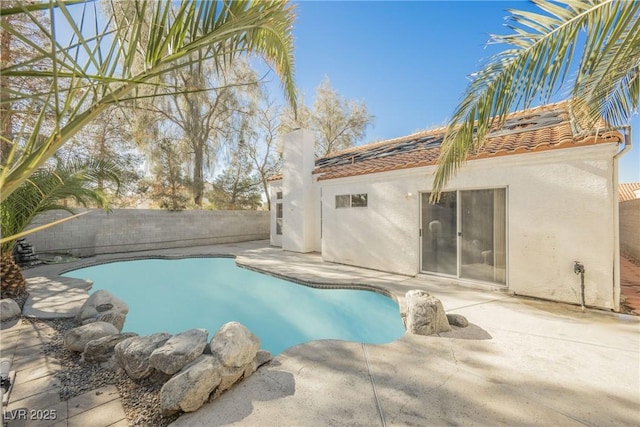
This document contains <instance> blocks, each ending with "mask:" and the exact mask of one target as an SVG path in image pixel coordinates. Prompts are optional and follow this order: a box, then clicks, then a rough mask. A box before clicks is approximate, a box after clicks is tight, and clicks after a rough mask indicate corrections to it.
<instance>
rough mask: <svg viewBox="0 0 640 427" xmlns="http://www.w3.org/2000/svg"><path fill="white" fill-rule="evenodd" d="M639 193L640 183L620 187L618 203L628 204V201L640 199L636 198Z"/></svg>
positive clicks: (630, 183) (629, 183)
mask: <svg viewBox="0 0 640 427" xmlns="http://www.w3.org/2000/svg"><path fill="white" fill-rule="evenodd" d="M637 191H640V182H628V183H625V184H620V185H618V201H619V202H626V201H627V200H634V199H638V198H640V196H636V192H637Z"/></svg>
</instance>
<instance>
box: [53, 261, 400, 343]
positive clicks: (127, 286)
mask: <svg viewBox="0 0 640 427" xmlns="http://www.w3.org/2000/svg"><path fill="white" fill-rule="evenodd" d="M64 276H67V277H75V278H82V279H91V280H93V282H94V285H93V288H92V290H97V289H105V290H107V291H109V292H110V293H112V294H113V295H115V296H117V297H118V298H120V299H122V300H124V301H125V302H126V303H127V304H128V305H129V314H128V315H127V321H126V323H125V326H124V331H129V332H136V333H138V334H140V335H148V334H153V333H156V332H169V333H172V334H176V333H179V332H182V331H185V330H187V329H191V328H205V329H207V330H208V331H209V339H211V337H212V336H213V334H215V332H216V331H217V330H218V329H219V328H220V327H221V326H222V325H223V324H225V323H227V322H230V321H233V320H235V321H238V322H240V323H242V324H243V325H245V326H246V327H247V328H249V330H250V331H251V332H253V333H254V334H256V335H257V336H258V337H259V338H260V342H261V347H262V348H264V349H267V350H269V351H271V352H272V353H273V354H274V355H276V354H279V353H280V352H282V351H283V350H285V349H286V348H288V347H291V346H293V345H296V344H300V343H303V342H307V341H312V340H318V339H339V340H348V341H356V342H364V343H371V344H382V343H387V342H391V341H394V340H396V339H398V338H399V337H400V336H402V334H404V332H405V329H404V326H403V324H402V320H401V318H400V314H399V310H398V304H397V303H396V302H395V301H393V300H392V299H390V298H388V297H386V296H384V295H380V294H377V293H375V292H369V291H360V290H350V289H331V290H328V289H313V288H309V287H306V286H302V285H298V284H296V283H291V282H288V281H285V280H281V279H278V278H275V277H272V276H269V275H265V274H260V273H256V272H254V271H250V270H247V269H244V268H240V267H237V266H236V264H235V260H233V259H229V258H188V259H180V260H160V259H150V260H138V261H126V262H114V263H110V264H102V265H97V266H93V267H87V268H82V269H79V270H74V271H72V272H68V273H66V274H64Z"/></svg>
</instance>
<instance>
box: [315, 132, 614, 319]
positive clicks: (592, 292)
mask: <svg viewBox="0 0 640 427" xmlns="http://www.w3.org/2000/svg"><path fill="white" fill-rule="evenodd" d="M616 150H617V147H616V145H614V144H607V145H599V146H592V147H585V148H571V149H564V150H553V151H547V152H541V153H527V154H522V155H509V156H504V157H500V158H494V159H484V160H477V161H472V162H469V163H467V164H466V165H465V166H464V167H463V168H462V169H461V170H460V172H459V173H458V175H457V176H456V177H455V178H454V179H453V180H452V181H451V182H450V184H449V186H448V189H455V190H465V189H482V188H506V189H507V252H508V255H507V273H508V274H507V286H508V288H509V290H510V291H512V292H514V293H516V294H520V295H528V296H535V297H539V298H545V299H551V300H557V301H565V302H570V303H579V302H580V278H579V276H576V275H575V274H574V272H573V262H574V261H580V262H581V263H582V264H584V266H585V269H586V275H585V288H586V291H585V300H586V303H587V305H590V306H597V307H602V308H607V309H617V308H618V305H619V303H618V301H617V298H616V297H615V293H616V287H618V288H619V284H618V283H616V282H617V281H616V279H615V274H614V271H615V269H617V268H618V266H617V262H615V254H616V251H617V242H616V240H615V239H616V238H615V232H614V230H615V227H617V217H616V216H615V215H614V212H615V204H616V203H617V199H616V197H617V193H616V191H615V185H614V178H613V177H614V176H615V174H616V173H617V170H616V168H615V166H614V160H613V155H614V154H615V152H616ZM433 172H434V167H426V168H414V169H407V170H401V171H394V172H386V173H379V174H369V175H363V176H358V177H349V178H341V179H334V180H327V181H320V182H319V184H318V185H320V186H321V187H322V195H323V201H322V222H323V223H322V230H323V238H322V256H323V258H324V259H325V260H327V261H334V262H339V263H345V264H352V265H357V266H362V267H367V268H373V269H378V270H384V271H392V272H397V273H401V274H408V275H415V274H417V273H418V272H419V269H420V262H419V257H420V237H419V228H420V223H419V218H420V199H419V193H420V192H428V191H430V189H431V185H432V175H433ZM355 193H367V194H368V198H369V200H368V207H367V208H351V209H335V207H334V199H335V195H338V194H355ZM408 193H411V196H409V195H408Z"/></svg>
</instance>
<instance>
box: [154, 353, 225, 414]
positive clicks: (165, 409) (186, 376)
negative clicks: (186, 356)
mask: <svg viewBox="0 0 640 427" xmlns="http://www.w3.org/2000/svg"><path fill="white" fill-rule="evenodd" d="M222 369H223V367H222V364H221V363H220V360H218V358H217V357H215V356H210V355H206V354H203V355H200V356H199V357H198V358H197V359H196V360H195V361H193V362H191V364H189V365H187V366H185V367H184V368H183V369H182V370H181V371H180V372H179V373H178V374H176V375H174V376H173V377H172V378H171V379H170V380H169V381H167V382H166V383H165V384H164V386H162V389H161V390H160V409H161V411H162V413H163V414H164V415H171V414H174V413H176V412H178V411H179V410H182V411H184V412H193V411H195V410H196V409H198V408H200V407H201V406H202V405H203V404H204V402H206V401H207V399H208V398H209V395H210V394H211V392H212V391H213V390H214V389H215V388H216V387H218V385H219V384H220V381H221V380H222V376H221V371H222Z"/></svg>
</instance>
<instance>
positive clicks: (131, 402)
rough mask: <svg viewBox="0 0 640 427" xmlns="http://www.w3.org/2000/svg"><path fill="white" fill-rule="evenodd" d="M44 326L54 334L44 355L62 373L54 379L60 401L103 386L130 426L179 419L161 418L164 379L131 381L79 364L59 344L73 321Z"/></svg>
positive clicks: (120, 374) (119, 372)
mask: <svg viewBox="0 0 640 427" xmlns="http://www.w3.org/2000/svg"><path fill="white" fill-rule="evenodd" d="M44 323H47V324H49V325H50V326H51V327H52V328H53V329H54V330H55V333H54V335H53V336H52V341H51V342H50V343H49V344H47V345H45V353H46V354H51V355H53V356H55V357H56V358H57V359H58V360H59V361H60V364H61V365H62V370H60V371H59V372H58V374H57V375H56V376H57V377H58V378H59V379H60V382H61V391H60V398H61V399H62V400H68V399H71V398H72V397H75V396H78V395H80V394H83V393H86V392H87V391H90V390H93V389H96V388H99V387H103V386H106V385H115V386H116V387H117V388H118V392H119V393H120V397H121V401H122V406H123V407H124V411H125V414H126V415H127V421H128V422H129V425H131V426H150V427H155V426H166V425H168V424H170V423H171V422H173V421H174V420H176V419H177V418H178V416H179V414H177V415H174V416H171V417H163V416H162V415H161V414H160V400H159V395H160V389H161V388H162V385H163V384H164V382H163V381H164V380H166V377H165V378H154V377H151V378H147V379H144V380H139V381H134V380H132V379H131V378H129V376H128V375H127V374H126V373H125V372H124V371H123V370H122V369H120V368H115V369H110V368H108V367H105V366H102V365H101V364H98V363H85V362H82V361H81V360H80V353H77V352H74V351H69V350H67V349H66V348H65V347H64V344H63V340H62V339H63V337H64V334H65V333H66V332H67V331H68V330H69V329H72V328H74V327H76V326H77V325H76V323H75V322H74V321H73V320H72V319H61V320H51V321H46V322H44Z"/></svg>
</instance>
